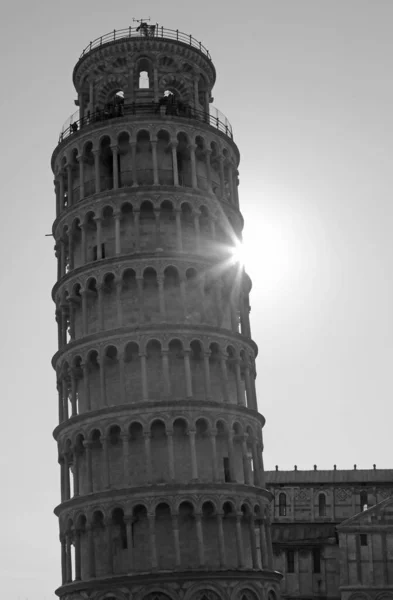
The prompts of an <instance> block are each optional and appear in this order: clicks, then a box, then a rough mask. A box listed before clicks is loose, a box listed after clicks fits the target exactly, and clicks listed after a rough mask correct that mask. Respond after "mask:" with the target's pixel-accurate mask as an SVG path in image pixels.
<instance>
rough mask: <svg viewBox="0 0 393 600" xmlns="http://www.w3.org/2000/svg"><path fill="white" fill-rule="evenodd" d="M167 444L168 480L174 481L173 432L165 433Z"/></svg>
mask: <svg viewBox="0 0 393 600" xmlns="http://www.w3.org/2000/svg"><path fill="white" fill-rule="evenodd" d="M166 438H167V444H168V465H169V479H170V480H171V481H175V479H176V476H175V453H174V450H173V431H167V432H166Z"/></svg>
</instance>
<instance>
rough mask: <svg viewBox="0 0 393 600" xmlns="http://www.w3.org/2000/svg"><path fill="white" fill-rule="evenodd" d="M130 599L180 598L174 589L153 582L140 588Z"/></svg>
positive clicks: (172, 599) (164, 599) (166, 599)
mask: <svg viewBox="0 0 393 600" xmlns="http://www.w3.org/2000/svg"><path fill="white" fill-rule="evenodd" d="M132 600H180V598H179V595H178V594H176V592H175V591H174V590H172V589H168V588H166V587H164V586H159V585H154V584H153V585H150V586H147V587H144V588H143V589H142V590H140V591H139V592H138V593H137V594H135V596H133V597H132Z"/></svg>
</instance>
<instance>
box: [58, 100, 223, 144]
mask: <svg viewBox="0 0 393 600" xmlns="http://www.w3.org/2000/svg"><path fill="white" fill-rule="evenodd" d="M210 110H211V112H205V111H204V110H197V109H195V108H193V107H191V106H189V105H187V104H175V105H170V106H160V104H159V102H145V103H135V102H132V103H131V104H118V105H112V106H111V107H108V108H104V109H102V110H101V109H100V110H96V111H95V112H94V113H92V114H90V115H87V116H85V117H83V118H82V119H79V118H78V117H79V111H76V112H75V113H74V114H73V115H71V117H69V118H68V119H67V121H66V122H65V123H64V125H63V128H62V130H61V132H60V136H59V144H60V143H61V142H62V141H63V140H65V139H66V138H68V137H69V136H71V135H73V134H75V133H77V132H78V131H80V130H81V129H83V128H84V127H86V126H87V125H91V124H92V123H100V122H105V121H107V120H109V119H116V118H120V117H125V116H138V117H143V116H154V117H157V118H160V117H163V118H166V117H176V118H181V119H195V120H198V121H199V122H202V123H206V124H207V125H210V126H211V127H215V128H216V129H218V130H219V131H221V132H222V133H225V135H227V136H229V137H230V138H231V139H233V133H232V126H231V124H230V122H229V121H228V119H227V118H226V116H225V115H223V114H222V113H221V112H220V111H219V110H218V109H217V108H215V107H213V106H212V107H211V108H210Z"/></svg>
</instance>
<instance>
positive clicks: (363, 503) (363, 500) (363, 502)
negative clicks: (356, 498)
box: [360, 491, 368, 511]
mask: <svg viewBox="0 0 393 600" xmlns="http://www.w3.org/2000/svg"><path fill="white" fill-rule="evenodd" d="M367 506H368V495H367V492H365V491H363V492H360V510H361V511H363V510H367Z"/></svg>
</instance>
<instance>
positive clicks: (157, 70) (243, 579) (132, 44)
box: [52, 24, 281, 600]
mask: <svg viewBox="0 0 393 600" xmlns="http://www.w3.org/2000/svg"><path fill="white" fill-rule="evenodd" d="M215 78H216V72H215V68H214V65H213V62H212V60H211V57H210V55H209V53H208V51H207V50H206V48H205V47H204V46H203V45H202V44H201V43H200V42H197V41H196V40H195V39H194V38H192V37H191V36H189V35H185V34H182V33H180V32H179V31H172V30H167V29H163V28H161V27H158V26H153V27H150V26H149V25H146V24H142V25H141V26H140V27H139V28H137V29H132V28H129V29H125V30H121V31H117V32H111V33H110V34H108V35H107V36H103V37H101V38H98V39H97V40H95V42H92V43H90V45H89V46H88V47H87V48H86V49H85V50H84V51H83V53H82V55H81V57H80V59H79V61H78V62H77V64H76V66H75V68H74V71H73V83H74V86H75V89H76V92H77V100H76V104H77V106H78V107H79V108H78V112H77V114H76V115H73V116H72V117H71V118H70V119H69V121H68V122H67V123H66V125H65V127H64V128H63V130H62V133H61V135H60V139H59V144H58V145H57V147H56V149H55V151H54V153H53V156H52V169H53V172H54V176H55V190H56V219H55V222H54V225H53V236H54V238H55V242H56V246H55V250H56V256H57V261H58V270H57V283H56V285H55V286H54V289H53V300H54V302H55V304H56V320H57V324H58V351H57V352H56V354H55V356H54V358H53V367H54V369H55V370H56V376H57V385H58V401H59V423H58V426H57V427H56V429H55V431H54V437H55V439H56V442H57V445H58V455H59V464H60V471H61V502H60V504H59V506H57V508H56V510H55V513H56V515H57V516H58V518H59V526H60V542H61V569H62V581H61V586H60V587H59V589H58V590H57V591H56V593H57V594H58V596H59V597H61V598H67V600H68V599H69V600H71V599H78V600H79V599H81V598H84V599H87V598H94V599H96V598H97V599H98V600H101V599H104V598H106V599H110V600H125V599H129V598H132V599H134V598H135V599H137V600H145V599H149V600H151V599H156V598H158V599H160V600H180V599H182V600H183V599H185V600H220V599H228V600H230V599H231V600H245V599H247V600H258V599H259V598H263V599H265V598H266V599H267V600H275V599H276V598H278V597H279V593H280V584H279V582H280V577H281V576H280V575H279V573H277V572H276V571H274V568H273V557H272V545H271V535H270V521H269V511H268V505H269V502H270V500H271V493H270V492H269V491H268V490H267V489H266V484H265V474H264V468H263V461H262V450H263V440H262V427H263V425H264V418H263V417H262V415H261V414H259V413H258V410H257V400H256V394H255V376H256V372H255V356H256V352H257V348H256V345H255V343H254V342H253V341H252V339H251V331H250V323H249V291H250V287H251V282H250V280H249V278H248V276H247V275H246V273H245V272H244V269H243V267H241V266H240V265H239V264H237V263H236V262H235V261H234V260H233V248H234V246H235V244H236V242H237V240H239V239H240V238H241V231H242V227H243V219H242V216H241V213H240V210H239V200H238V191H237V186H238V170H237V168H238V164H239V151H238V148H237V146H236V144H235V142H234V140H233V135H232V130H231V127H230V125H229V123H228V121H227V120H226V118H225V117H223V116H222V115H221V114H220V113H219V112H218V111H217V110H215V109H212V107H211V106H210V102H211V92H212V88H213V85H214V83H215Z"/></svg>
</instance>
